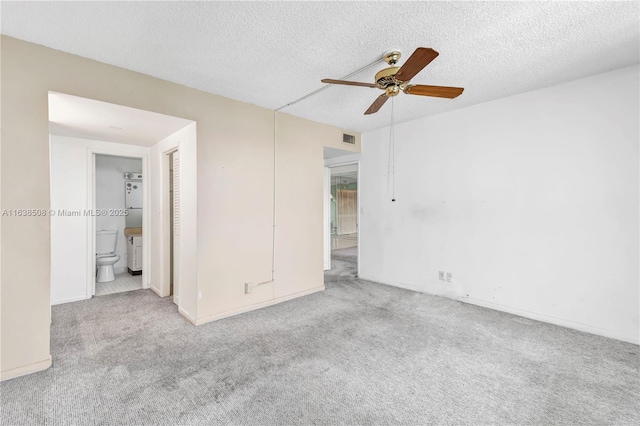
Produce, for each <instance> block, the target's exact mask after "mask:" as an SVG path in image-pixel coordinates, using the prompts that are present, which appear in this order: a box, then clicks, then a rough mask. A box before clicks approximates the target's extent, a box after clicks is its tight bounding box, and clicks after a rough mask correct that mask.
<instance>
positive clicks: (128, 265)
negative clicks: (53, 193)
mask: <svg viewBox="0 0 640 426" xmlns="http://www.w3.org/2000/svg"><path fill="white" fill-rule="evenodd" d="M94 176H95V208H96V212H101V213H102V212H104V213H105V214H100V215H97V216H96V289H95V293H94V295H95V296H103V295H107V294H113V293H121V292H125V291H132V290H140V289H142V253H143V250H144V249H145V247H144V246H143V243H142V215H143V207H142V204H143V188H142V181H143V179H144V176H143V174H142V159H140V158H133V157H120V156H115V155H105V154H96V155H95V174H94Z"/></svg>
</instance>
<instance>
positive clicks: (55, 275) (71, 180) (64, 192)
mask: <svg viewBox="0 0 640 426" xmlns="http://www.w3.org/2000/svg"><path fill="white" fill-rule="evenodd" d="M90 148H91V149H101V150H120V151H122V152H125V153H131V154H132V155H143V154H147V153H148V152H149V148H145V147H140V146H134V145H123V144H116V143H110V142H102V141H94V140H89V139H79V138H71V137H66V136H56V135H51V136H50V152H51V164H50V170H51V179H50V185H51V209H52V210H53V211H55V212H56V213H58V211H59V210H85V209H89V208H90V205H91V203H89V198H88V170H89V167H90V164H89V162H90V158H91V156H90V155H89V154H88V153H89V151H88V150H89V149H90ZM138 161H140V160H138ZM123 197H124V195H123ZM50 220H51V304H59V303H66V302H73V301H76V300H82V299H89V298H91V294H88V292H87V276H88V273H89V271H88V269H87V241H88V234H87V226H88V223H89V222H88V221H89V220H91V217H90V216H84V215H81V216H61V215H59V214H56V215H53V216H51V219H50ZM96 224H97V218H96ZM118 238H119V239H123V238H124V237H123V236H118Z"/></svg>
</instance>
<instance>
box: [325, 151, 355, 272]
mask: <svg viewBox="0 0 640 426" xmlns="http://www.w3.org/2000/svg"><path fill="white" fill-rule="evenodd" d="M325 194H326V195H325V198H326V200H325V216H327V217H326V218H325V220H326V221H327V224H326V225H325V244H326V245H328V251H329V253H328V254H329V256H330V259H329V262H328V264H327V259H326V256H327V253H325V270H334V269H336V268H339V269H341V270H344V271H345V272H347V273H348V274H350V275H354V276H356V275H357V271H358V240H359V238H358V233H359V216H360V215H359V206H358V204H359V203H358V200H359V197H358V163H352V164H341V165H337V166H332V167H327V168H326V169H325ZM327 234H328V235H327ZM325 250H327V248H325Z"/></svg>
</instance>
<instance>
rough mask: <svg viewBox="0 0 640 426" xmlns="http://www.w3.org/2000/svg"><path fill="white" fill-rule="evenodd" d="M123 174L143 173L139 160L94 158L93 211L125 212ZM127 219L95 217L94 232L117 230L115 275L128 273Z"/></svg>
mask: <svg viewBox="0 0 640 426" xmlns="http://www.w3.org/2000/svg"><path fill="white" fill-rule="evenodd" d="M124 172H137V173H142V159H140V158H127V157H117V156H113V155H101V154H98V155H96V175H95V182H96V193H95V198H96V209H105V210H112V209H113V210H124V209H125V208H126V206H125V202H124V200H125V190H124V182H125V179H124ZM125 227H126V217H125V216H117V215H108V216H98V217H96V231H99V230H102V229H115V230H117V231H118V243H117V247H116V254H117V255H119V256H120V260H118V261H117V262H116V263H115V264H114V265H113V266H114V269H115V271H116V273H121V272H125V271H126V270H127V241H126V236H125V235H124V228H125Z"/></svg>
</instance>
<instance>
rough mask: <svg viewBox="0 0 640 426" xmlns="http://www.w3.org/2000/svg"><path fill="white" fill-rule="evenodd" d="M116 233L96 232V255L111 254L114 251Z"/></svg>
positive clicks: (116, 238)
mask: <svg viewBox="0 0 640 426" xmlns="http://www.w3.org/2000/svg"><path fill="white" fill-rule="evenodd" d="M117 242H118V231H114V230H107V231H98V232H96V254H111V253H114V252H115V251H116V243H117Z"/></svg>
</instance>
